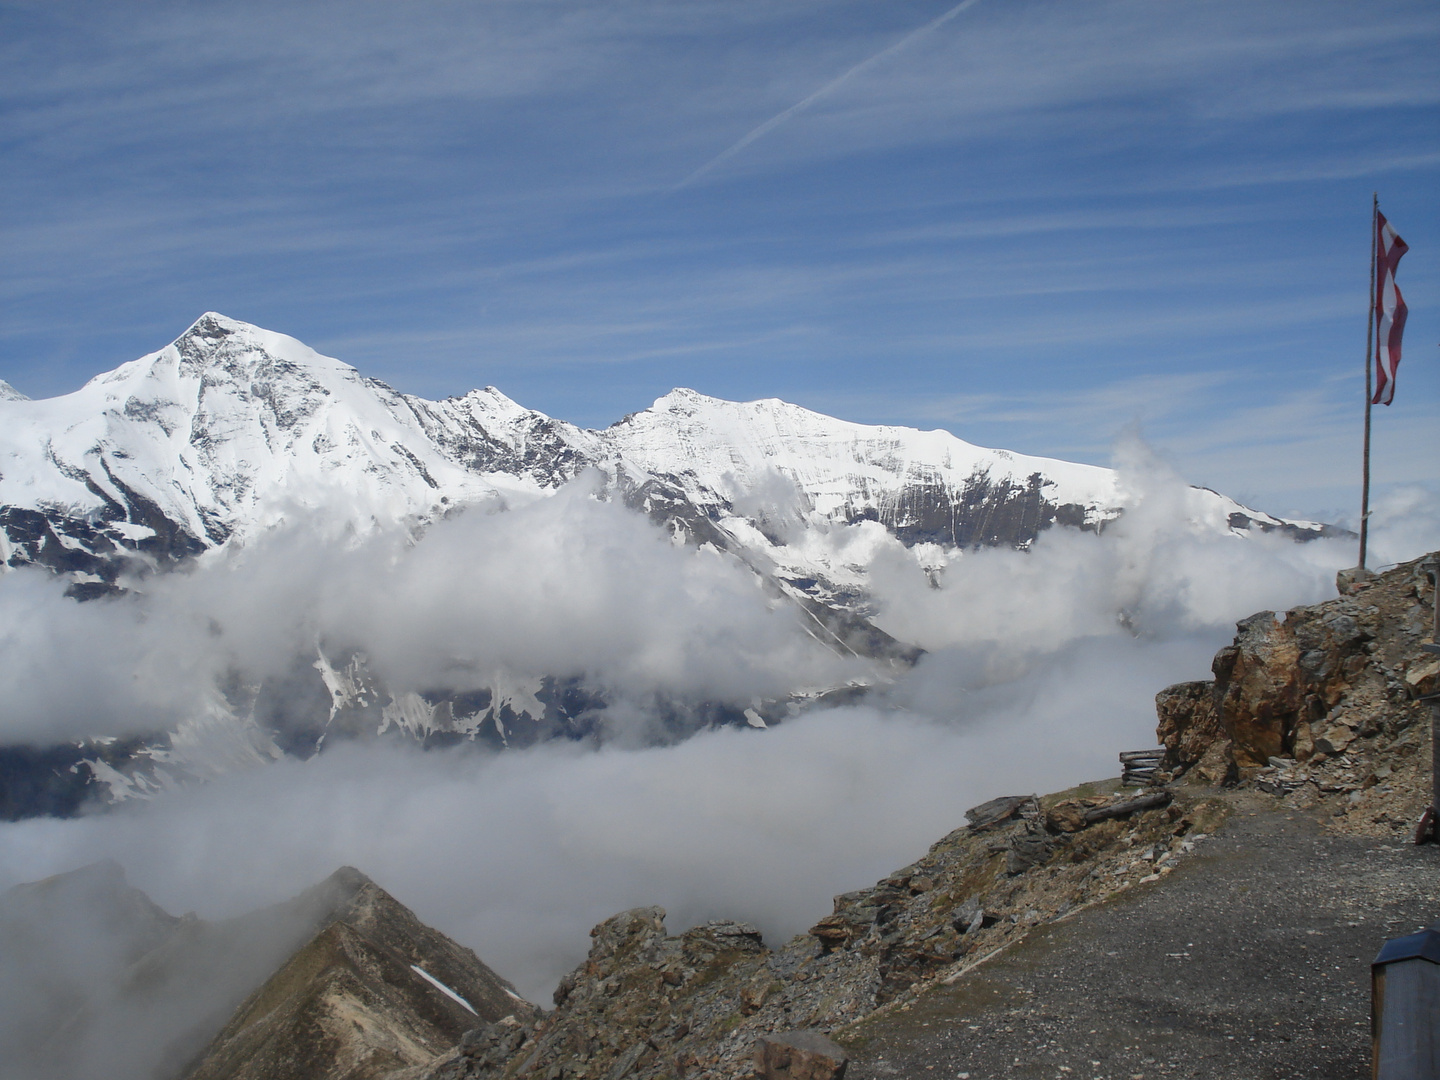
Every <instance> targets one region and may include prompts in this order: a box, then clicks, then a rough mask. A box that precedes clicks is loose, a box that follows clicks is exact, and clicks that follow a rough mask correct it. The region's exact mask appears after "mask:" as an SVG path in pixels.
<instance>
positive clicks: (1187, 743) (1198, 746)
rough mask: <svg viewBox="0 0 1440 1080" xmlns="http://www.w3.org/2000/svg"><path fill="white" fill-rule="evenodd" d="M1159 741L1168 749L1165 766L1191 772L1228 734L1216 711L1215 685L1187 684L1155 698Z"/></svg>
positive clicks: (1168, 687) (1203, 683)
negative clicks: (1207, 752) (1219, 740)
mask: <svg viewBox="0 0 1440 1080" xmlns="http://www.w3.org/2000/svg"><path fill="white" fill-rule="evenodd" d="M1155 715H1156V717H1157V718H1158V720H1159V724H1158V725H1157V726H1156V728H1155V735H1156V738H1157V739H1158V740H1159V741H1160V742H1161V743H1163V744H1164V745H1165V764H1166V765H1168V766H1169V767H1171V768H1175V767H1177V766H1178V767H1180V768H1189V767H1190V766H1192V765H1194V764H1195V763H1196V762H1197V761H1199V760H1200V759H1201V758H1202V757H1204V756H1205V753H1206V751H1208V750H1209V749H1210V747H1211V746H1212V745H1213V744H1214V743H1215V741H1216V740H1217V739H1223V738H1224V737H1225V732H1224V730H1223V729H1222V728H1221V726H1220V716H1219V714H1218V713H1217V712H1216V711H1215V683H1214V682H1211V681H1205V682H1183V683H1176V684H1175V685H1174V686H1167V687H1166V688H1165V689H1164V690H1161V691H1160V693H1158V694H1156V695H1155Z"/></svg>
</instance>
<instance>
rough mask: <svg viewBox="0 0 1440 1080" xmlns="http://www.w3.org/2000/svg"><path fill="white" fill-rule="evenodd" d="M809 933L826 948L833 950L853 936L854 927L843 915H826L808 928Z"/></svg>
mask: <svg viewBox="0 0 1440 1080" xmlns="http://www.w3.org/2000/svg"><path fill="white" fill-rule="evenodd" d="M810 933H811V934H813V935H815V937H817V938H819V939H820V940H821V941H822V942H823V943H824V944H825V945H826V947H828V948H835V947H836V946H838V945H844V944H845V943H846V942H848V941H849V940H850V939H851V938H852V937H854V936H855V927H853V926H852V925H851V924H850V920H849V919H847V918H846V917H845V916H844V915H826V916H825V917H824V918H823V919H821V920H820V921H819V922H817V923H816V924H815V925H814V926H812V927H811V928H810Z"/></svg>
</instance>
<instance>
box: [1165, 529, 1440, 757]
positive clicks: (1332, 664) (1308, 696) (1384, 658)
mask: <svg viewBox="0 0 1440 1080" xmlns="http://www.w3.org/2000/svg"><path fill="white" fill-rule="evenodd" d="M1434 558H1435V556H1427V557H1426V558H1424V559H1417V560H1414V561H1411V562H1408V563H1402V564H1400V565H1399V566H1396V567H1394V568H1393V569H1390V570H1387V571H1385V572H1384V573H1382V574H1379V575H1371V576H1369V577H1366V578H1360V579H1356V580H1346V581H1345V582H1344V585H1345V587H1346V588H1347V593H1346V595H1343V596H1340V597H1337V598H1336V599H1334V600H1329V601H1326V602H1325V603H1322V604H1316V605H1313V606H1310V607H1299V608H1293V609H1291V610H1290V611H1287V612H1285V613H1284V614H1283V615H1278V616H1277V614H1276V613H1275V612H1270V611H1262V612H1258V613H1257V614H1255V615H1251V616H1250V617H1249V618H1247V619H1244V620H1242V621H1241V622H1239V623H1238V624H1237V625H1236V631H1237V633H1236V635H1235V640H1234V642H1233V643H1232V644H1230V645H1228V646H1226V647H1225V648H1223V649H1221V650H1220V651H1219V652H1218V653H1217V654H1216V655H1215V660H1214V663H1213V665H1212V670H1213V671H1214V673H1215V678H1214V679H1213V680H1212V681H1207V682H1190V683H1179V684H1177V685H1175V686H1171V687H1167V688H1166V689H1165V690H1162V691H1161V692H1160V693H1159V694H1158V695H1157V696H1156V699H1155V707H1156V713H1157V716H1158V719H1159V725H1158V727H1157V729H1156V733H1157V735H1158V736H1159V738H1160V741H1161V742H1163V743H1164V744H1165V747H1166V751H1167V753H1166V761H1165V764H1166V766H1167V767H1168V768H1170V769H1171V770H1173V771H1184V770H1188V769H1191V768H1197V767H1198V768H1199V769H1200V770H1201V774H1202V776H1204V777H1205V778H1206V779H1210V780H1221V779H1224V778H1226V777H1227V776H1228V777H1230V778H1234V777H1236V776H1238V775H1241V774H1244V773H1245V772H1247V771H1253V770H1255V769H1259V768H1263V767H1265V766H1267V765H1269V764H1270V762H1271V759H1275V758H1288V759H1293V760H1295V761H1297V762H1302V763H1303V762H1308V761H1312V760H1315V761H1316V762H1317V764H1318V763H1323V762H1324V761H1325V760H1326V759H1327V758H1333V757H1336V756H1338V755H1340V754H1343V753H1345V752H1347V750H1349V749H1350V748H1351V747H1352V746H1353V747H1354V748H1355V750H1356V751H1357V752H1359V751H1373V750H1375V749H1383V748H1384V747H1385V746H1387V745H1388V744H1390V743H1393V742H1394V741H1396V740H1397V739H1400V738H1402V737H1404V736H1405V734H1406V733H1407V732H1408V731H1410V730H1411V729H1412V728H1413V727H1414V726H1415V725H1416V724H1417V723H1418V722H1419V721H1420V720H1421V719H1422V718H1423V716H1424V707H1423V706H1422V705H1421V704H1420V703H1419V702H1418V700H1417V699H1418V698H1420V697H1421V696H1423V695H1425V694H1427V693H1433V692H1434V690H1435V683H1436V676H1437V672H1440V661H1437V658H1436V657H1434V656H1433V655H1430V654H1427V653H1426V652H1424V651H1423V650H1422V649H1421V648H1420V646H1421V644H1422V642H1424V641H1425V640H1428V638H1429V637H1430V635H1431V626H1432V618H1433V611H1434V603H1435V586H1434V584H1433V582H1432V581H1431V580H1430V578H1429V577H1428V576H1427V574H1426V571H1425V570H1424V568H1423V564H1425V563H1426V562H1427V561H1433V560H1434Z"/></svg>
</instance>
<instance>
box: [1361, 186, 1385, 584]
mask: <svg viewBox="0 0 1440 1080" xmlns="http://www.w3.org/2000/svg"><path fill="white" fill-rule="evenodd" d="M1379 215H1380V193H1379V192H1378V191H1377V192H1374V193H1372V195H1371V197H1370V302H1369V304H1368V305H1366V306H1367V307H1369V309H1370V314H1369V316H1368V317H1367V318H1366V320H1365V453H1364V470H1363V472H1362V474H1361V480H1360V562H1359V563H1358V565H1359V567H1360V569H1361V570H1364V569H1365V541H1366V538H1367V536H1368V534H1369V532H1370V399H1371V398H1372V397H1373V396H1374V389H1373V387H1372V380H1373V379H1374V372H1373V370H1372V368H1371V362H1372V360H1373V359H1374V357H1373V354H1372V353H1371V351H1370V350H1371V347H1372V346H1374V345H1375V254H1376V248H1375V244H1376V242H1377V240H1376V229H1375V223H1376V222H1377V221H1378V220H1379Z"/></svg>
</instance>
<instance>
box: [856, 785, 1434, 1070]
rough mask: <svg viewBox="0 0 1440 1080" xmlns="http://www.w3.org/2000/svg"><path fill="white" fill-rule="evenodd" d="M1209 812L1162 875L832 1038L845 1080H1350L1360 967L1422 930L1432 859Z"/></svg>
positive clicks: (1266, 815) (1360, 1060) (1266, 802)
mask: <svg viewBox="0 0 1440 1080" xmlns="http://www.w3.org/2000/svg"><path fill="white" fill-rule="evenodd" d="M1226 798H1227V799H1230V800H1232V802H1233V805H1234V807H1235V810H1234V813H1232V814H1231V816H1230V818H1229V820H1228V821H1227V823H1226V824H1225V826H1224V827H1223V828H1222V829H1221V830H1220V831H1219V833H1218V834H1217V835H1216V836H1213V837H1210V838H1208V839H1206V840H1204V841H1202V842H1201V844H1200V845H1199V848H1198V850H1197V851H1196V853H1195V855H1194V856H1193V857H1191V858H1188V859H1186V860H1185V861H1184V862H1183V863H1182V864H1181V865H1180V866H1179V867H1178V868H1177V869H1176V870H1175V871H1174V872H1173V873H1172V874H1170V875H1169V876H1167V877H1165V878H1162V879H1161V880H1160V881H1158V882H1155V883H1153V884H1149V885H1139V886H1136V887H1134V888H1132V889H1130V890H1129V891H1127V892H1126V893H1124V894H1122V895H1121V896H1119V897H1116V898H1114V899H1112V900H1110V901H1108V902H1106V903H1104V904H1102V905H1099V906H1097V907H1094V908H1090V909H1088V910H1085V911H1081V912H1079V913H1077V914H1075V915H1074V916H1072V917H1071V918H1069V919H1068V920H1066V921H1063V922H1059V923H1055V924H1052V925H1050V926H1049V927H1044V928H1040V929H1038V930H1036V931H1035V932H1034V933H1032V934H1031V935H1030V937H1029V938H1027V939H1026V940H1025V941H1024V942H1022V943H1020V944H1018V945H1016V946H1014V947H1012V948H1011V949H1009V950H1007V951H1006V952H1005V953H1002V954H1001V955H999V956H997V957H996V958H994V959H993V960H991V961H989V962H988V963H987V964H985V965H983V966H981V967H979V968H977V969H975V970H974V971H972V972H970V973H969V974H968V975H965V976H963V977H962V978H961V979H959V980H958V981H957V982H956V983H955V984H954V985H952V986H940V987H937V988H935V989H933V990H931V991H929V992H928V993H926V994H924V995H922V996H921V997H920V998H919V999H918V1000H916V1001H915V1002H914V1003H913V1004H911V1005H909V1006H907V1007H905V1008H903V1009H897V1010H894V1011H891V1012H889V1013H887V1014H884V1015H881V1016H878V1017H874V1018H872V1019H871V1020H869V1021H866V1022H864V1023H862V1024H860V1025H858V1026H857V1027H856V1028H854V1029H851V1030H850V1031H849V1032H846V1033H845V1041H847V1042H848V1043H849V1044H850V1045H851V1046H852V1047H853V1048H854V1059H853V1061H852V1063H851V1066H850V1070H849V1072H848V1073H847V1074H846V1076H847V1080H879V1078H887V1080H888V1078H893V1077H902V1078H915V1080H928V1078H933V1077H945V1078H948V1080H962V1078H968V1080H991V1078H996V1077H1016V1078H1022V1077H1023V1078H1030V1077H1047V1078H1063V1080H1082V1078H1083V1080H1092V1078H1094V1080H1099V1078H1104V1080H1116V1078H1118V1080H1141V1078H1144V1080H1156V1078H1160V1077H1206V1078H1211V1077H1213V1078H1216V1080H1221V1078H1223V1080H1272V1078H1273V1080H1278V1078H1287V1080H1288V1078H1292V1077H1318V1078H1324V1080H1349V1078H1352V1077H1353V1078H1355V1080H1360V1078H1362V1077H1368V1076H1369V1055H1370V1042H1369V1015H1370V982H1369V980H1370V966H1369V965H1370V961H1371V959H1373V957H1374V955H1375V953H1376V952H1377V951H1378V949H1379V947H1380V945H1381V943H1382V942H1383V941H1384V940H1385V939H1386V938H1390V937H1397V936H1400V935H1402V934H1408V933H1413V932H1414V931H1415V930H1416V929H1418V928H1420V927H1421V926H1424V925H1428V924H1430V923H1432V922H1435V921H1436V920H1437V919H1440V848H1437V847H1435V846H1427V847H1423V848H1416V847H1414V846H1412V845H1410V844H1407V843H1404V842H1402V841H1400V840H1398V839H1397V840H1394V841H1383V840H1376V839H1373V838H1368V837H1353V836H1335V835H1332V834H1329V833H1327V832H1325V831H1324V830H1323V829H1322V827H1321V826H1320V824H1319V822H1318V820H1317V819H1316V818H1315V817H1313V816H1311V815H1308V814H1305V813H1297V812H1287V811H1284V810H1277V809H1276V802H1275V801H1274V800H1273V799H1270V798H1268V797H1266V796H1263V795H1259V794H1257V793H1253V792H1232V793H1230V794H1228V795H1227V796H1226Z"/></svg>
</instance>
